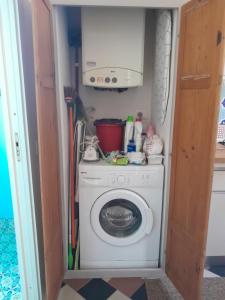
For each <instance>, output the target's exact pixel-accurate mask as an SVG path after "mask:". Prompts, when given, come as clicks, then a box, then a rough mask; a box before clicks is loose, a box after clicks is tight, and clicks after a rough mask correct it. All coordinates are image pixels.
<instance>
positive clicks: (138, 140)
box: [134, 118, 143, 152]
mask: <svg viewBox="0 0 225 300" xmlns="http://www.w3.org/2000/svg"><path fill="white" fill-rule="evenodd" d="M142 130H143V125H142V120H141V119H140V118H137V119H136V121H135V124H134V141H135V144H136V152H140V151H141V148H142V137H141V135H142Z"/></svg>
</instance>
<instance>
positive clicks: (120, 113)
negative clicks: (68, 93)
mask: <svg viewBox="0 0 225 300" xmlns="http://www.w3.org/2000/svg"><path fill="white" fill-rule="evenodd" d="M153 24H154V13H153V12H152V11H149V12H148V13H147V16H146V31H145V36H146V38H145V58H144V84H143V87H138V88H130V89H128V90H127V91H125V92H122V93H118V92H117V91H114V92H113V91H98V90H95V89H94V88H91V87H85V86H83V85H82V84H80V96H81V99H82V100H83V103H84V105H85V107H87V109H88V111H90V110H91V111H93V112H92V113H91V118H92V120H95V119H100V118H119V119H123V120H125V119H126V118H127V115H134V117H135V116H136V115H137V113H138V112H143V114H144V120H145V124H146V125H147V123H148V122H149V121H150V117H151V88H152V87H151V82H152V67H153V61H152V60H153V50H154V43H153V37H154V32H153V31H154V26H153ZM131 51H132V49H131ZM72 59H73V58H72ZM80 75H81V74H80ZM80 78H81V76H80Z"/></svg>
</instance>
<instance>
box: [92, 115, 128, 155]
mask: <svg viewBox="0 0 225 300" xmlns="http://www.w3.org/2000/svg"><path fill="white" fill-rule="evenodd" d="M94 125H95V126H96V135H97V137H98V139H99V146H100V148H101V149H102V151H103V152H112V151H121V150H122V147H123V129H124V125H123V122H122V120H118V119H101V120H96V121H95V122H94Z"/></svg>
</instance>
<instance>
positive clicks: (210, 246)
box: [206, 188, 225, 256]
mask: <svg viewBox="0 0 225 300" xmlns="http://www.w3.org/2000/svg"><path fill="white" fill-rule="evenodd" d="M224 190H225V188H224ZM206 256H225V191H224V192H213V193H212V199H211V208H210V217H209V228H208V240H207V247H206Z"/></svg>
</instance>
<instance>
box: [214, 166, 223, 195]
mask: <svg viewBox="0 0 225 300" xmlns="http://www.w3.org/2000/svg"><path fill="white" fill-rule="evenodd" d="M212 191H213V192H214V191H216V192H218V191H223V192H225V171H214V175H213V185H212Z"/></svg>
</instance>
